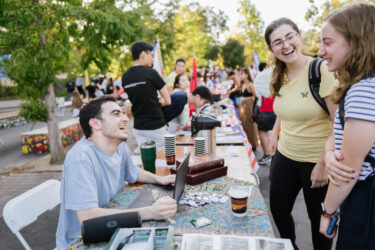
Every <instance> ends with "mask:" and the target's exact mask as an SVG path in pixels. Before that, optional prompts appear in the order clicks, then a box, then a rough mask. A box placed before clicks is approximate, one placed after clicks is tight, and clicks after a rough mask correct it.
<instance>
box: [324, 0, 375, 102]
mask: <svg viewBox="0 0 375 250" xmlns="http://www.w3.org/2000/svg"><path fill="white" fill-rule="evenodd" d="M324 21H325V22H328V23H329V24H331V25H332V26H333V28H334V29H335V30H336V31H337V32H339V33H340V34H341V35H342V36H344V38H345V39H346V40H347V41H348V42H349V43H350V50H349V52H348V54H347V55H346V57H345V59H344V62H343V64H342V67H341V68H340V69H339V70H338V71H337V72H335V77H336V78H337V79H338V80H339V86H338V87H337V88H336V91H335V92H334V94H333V98H332V99H333V101H334V102H336V103H338V102H340V100H341V99H342V98H343V97H344V96H345V94H346V91H348V89H349V88H350V86H352V85H353V84H354V83H356V82H358V81H360V80H361V79H362V78H363V77H365V76H371V75H374V70H375V5H374V4H370V3H357V4H350V5H347V6H345V7H343V8H341V9H338V10H335V11H333V12H332V13H331V14H329V15H328V16H327V17H326V18H325V19H324Z"/></svg>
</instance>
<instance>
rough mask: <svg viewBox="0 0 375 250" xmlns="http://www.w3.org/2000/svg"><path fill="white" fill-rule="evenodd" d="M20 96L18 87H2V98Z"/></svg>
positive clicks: (0, 90)
mask: <svg viewBox="0 0 375 250" xmlns="http://www.w3.org/2000/svg"><path fill="white" fill-rule="evenodd" d="M17 95H18V90H17V87H15V86H2V85H0V97H11V96H14V97H16V96H17Z"/></svg>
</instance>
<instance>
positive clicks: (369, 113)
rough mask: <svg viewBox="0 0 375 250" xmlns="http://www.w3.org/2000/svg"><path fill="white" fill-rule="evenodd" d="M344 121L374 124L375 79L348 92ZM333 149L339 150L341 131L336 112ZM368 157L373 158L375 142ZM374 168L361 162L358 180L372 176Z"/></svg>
mask: <svg viewBox="0 0 375 250" xmlns="http://www.w3.org/2000/svg"><path fill="white" fill-rule="evenodd" d="M344 118H345V120H346V119H348V118H351V119H357V120H363V121H370V122H375V77H372V78H367V79H363V80H361V81H359V82H357V83H355V84H354V85H352V87H351V88H350V89H349V90H348V92H347V94H346V96H345V117H344ZM333 128H334V132H335V149H336V150H341V145H342V138H343V129H342V126H341V123H340V117H339V111H338V110H337V111H336V114H335V122H334V126H333ZM370 156H371V157H372V158H375V142H374V144H373V145H372V147H371V151H370ZM374 168H375V166H371V164H370V163H369V162H366V161H365V162H363V165H362V168H361V171H360V173H359V177H358V180H360V181H363V180H365V179H366V178H367V177H369V176H370V175H373V174H374Z"/></svg>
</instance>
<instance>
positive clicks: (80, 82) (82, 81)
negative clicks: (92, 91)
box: [75, 76, 86, 98]
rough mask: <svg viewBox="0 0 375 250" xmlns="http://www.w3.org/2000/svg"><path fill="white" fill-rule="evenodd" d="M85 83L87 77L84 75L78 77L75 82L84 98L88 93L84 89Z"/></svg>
mask: <svg viewBox="0 0 375 250" xmlns="http://www.w3.org/2000/svg"><path fill="white" fill-rule="evenodd" d="M84 84H85V79H84V78H83V77H82V76H80V77H77V78H76V82H75V85H76V88H77V89H78V91H79V93H80V94H81V95H83V98H86V93H85V91H83V85H84Z"/></svg>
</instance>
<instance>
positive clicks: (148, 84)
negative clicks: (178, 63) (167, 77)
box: [122, 41, 171, 149]
mask: <svg viewBox="0 0 375 250" xmlns="http://www.w3.org/2000/svg"><path fill="white" fill-rule="evenodd" d="M152 50H153V47H152V45H151V44H149V43H147V42H144V41H137V42H135V43H134V44H133V45H132V47H131V52H132V57H133V61H134V66H133V67H131V68H130V69H129V70H128V71H127V72H125V74H124V75H123V76H122V86H123V87H124V90H125V92H126V93H127V94H128V97H129V100H130V102H131V103H132V113H133V116H134V130H133V131H134V135H135V138H136V140H137V143H138V146H140V145H141V144H142V143H144V142H146V141H149V140H152V141H154V142H155V143H156V148H157V149H159V148H161V147H162V146H163V145H164V134H165V132H166V122H165V120H164V116H163V112H162V109H161V107H162V106H168V105H170V104H171V98H170V96H169V93H168V90H167V88H166V86H165V82H164V80H163V79H162V78H161V76H160V75H159V73H158V72H156V71H155V70H154V69H152V68H151V67H152V64H153V57H152ZM158 91H159V93H160V97H158Z"/></svg>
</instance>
